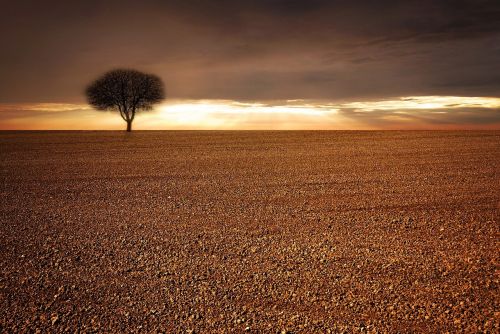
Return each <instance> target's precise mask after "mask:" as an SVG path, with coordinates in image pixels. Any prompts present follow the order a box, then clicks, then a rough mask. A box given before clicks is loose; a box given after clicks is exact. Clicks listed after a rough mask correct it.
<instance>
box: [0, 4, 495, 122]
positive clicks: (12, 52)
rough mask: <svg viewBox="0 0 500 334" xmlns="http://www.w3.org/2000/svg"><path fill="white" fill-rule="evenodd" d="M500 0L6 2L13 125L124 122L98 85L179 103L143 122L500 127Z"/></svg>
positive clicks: (6, 67) (8, 113) (5, 72)
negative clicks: (109, 76) (146, 87)
mask: <svg viewBox="0 0 500 334" xmlns="http://www.w3.org/2000/svg"><path fill="white" fill-rule="evenodd" d="M498 17H500V1H497V0H481V1H477V0H461V1H447V0H406V1H395V0H379V1H372V0H359V1H337V0H238V1H235V0H211V1H198V0H183V1H177V0H175V1H174V0H161V1H160V0H143V1H133V0H109V1H99V0H86V1H83V0H82V1H78V0H75V1H63V0H46V1H36V0H18V1H5V2H4V3H2V20H0V43H1V45H2V51H1V52H0V129H4V130H5V129H58V130H64V129H68V130H69V129H81V130H86V129H87V130H88V129H101V130H105V129H110V130H115V129H123V128H124V127H125V124H124V122H123V121H122V120H121V118H120V116H119V115H118V114H117V113H112V112H98V111H94V110H92V109H91V108H90V107H89V106H88V105H87V104H86V99H85V96H84V93H83V92H84V90H85V87H86V86H87V85H88V84H89V83H90V82H91V81H92V80H94V79H95V78H97V77H98V76H100V75H102V74H103V73H104V72H106V71H109V70H111V69H114V68H133V69H137V70H140V71H143V72H146V73H153V74H155V75H157V76H159V77H160V78H161V79H162V80H163V81H164V83H165V87H166V95H167V99H166V100H165V101H164V103H162V104H160V105H157V106H156V108H155V109H154V110H152V111H150V112H144V113H141V114H139V115H138V116H137V117H136V118H135V120H134V125H133V128H134V129H138V130H140V129H144V130H145V129H290V130H291V129H353V130H355V129H500V105H499V102H498V101H499V98H500V20H499V19H498Z"/></svg>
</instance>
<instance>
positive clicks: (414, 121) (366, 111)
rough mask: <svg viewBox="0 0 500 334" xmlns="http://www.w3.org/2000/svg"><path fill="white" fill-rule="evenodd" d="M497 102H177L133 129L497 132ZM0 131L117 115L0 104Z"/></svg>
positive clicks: (117, 122) (93, 123)
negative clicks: (443, 130) (481, 130)
mask: <svg viewBox="0 0 500 334" xmlns="http://www.w3.org/2000/svg"><path fill="white" fill-rule="evenodd" d="M499 109H500V98H493V97H487V98H485V97H481V98H480V97H457V96H415V97H403V98H398V99H390V100H376V101H364V102H341V103H331V102H325V101H305V100H287V101H275V102H273V103H270V102H267V103H262V102H238V101H231V100H192V101H189V100H177V101H170V102H168V103H163V104H161V105H158V106H157V107H156V108H155V109H154V110H152V111H147V112H141V113H140V114H139V115H138V117H137V118H136V121H135V123H134V128H135V129H140V130H161V129H177V130H178V129H184V130H185V129H202V130H213V129H220V130H231V129H242V130H262V129H273V130H303V129H321V130H334V129H342V130H346V129H363V130H369V129H500V126H499V125H500V123H499V111H498V110H499ZM0 114H1V115H3V121H2V123H1V125H0V127H1V129H4V130H5V129H7V130H9V129H40V130H54V129H56V130H58V129H68V130H73V129H80V130H106V129H110V130H118V129H123V128H124V122H123V121H122V120H121V118H120V117H119V116H118V115H117V113H115V112H112V111H108V112H102V111H95V110H93V109H92V108H91V107H89V106H88V105H86V104H69V103H65V104H58V103H40V104H2V105H0Z"/></svg>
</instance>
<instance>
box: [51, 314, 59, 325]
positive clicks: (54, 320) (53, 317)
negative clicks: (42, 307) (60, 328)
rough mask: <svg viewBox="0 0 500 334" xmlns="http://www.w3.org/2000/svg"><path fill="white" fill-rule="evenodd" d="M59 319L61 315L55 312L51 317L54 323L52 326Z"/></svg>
mask: <svg viewBox="0 0 500 334" xmlns="http://www.w3.org/2000/svg"><path fill="white" fill-rule="evenodd" d="M58 321H59V316H58V315H57V314H53V315H52V316H51V317H50V323H51V324H52V326H54V325H55V324H56V323H57V322H58Z"/></svg>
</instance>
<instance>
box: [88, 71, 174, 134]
mask: <svg viewBox="0 0 500 334" xmlns="http://www.w3.org/2000/svg"><path fill="white" fill-rule="evenodd" d="M85 93H86V95H87V100H88V102H89V104H90V105H91V106H92V107H94V108H95V109H97V110H118V111H119V112H120V116H121V117H122V118H123V120H124V121H125V122H127V131H128V132H130V131H132V122H133V121H134V118H135V114H136V112H137V111H139V110H151V109H152V108H153V105H154V104H155V103H158V102H160V101H162V100H163V99H164V98H165V92H164V88H163V82H162V81H161V79H160V78H159V77H157V76H156V75H153V74H146V73H142V72H139V71H136V70H130V69H116V70H112V71H109V72H107V73H105V74H104V75H103V76H101V77H100V78H98V79H97V80H95V81H94V82H93V83H91V84H90V85H89V86H88V87H87V89H86V91H85Z"/></svg>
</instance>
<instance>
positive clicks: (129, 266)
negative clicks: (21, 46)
mask: <svg viewBox="0 0 500 334" xmlns="http://www.w3.org/2000/svg"><path fill="white" fill-rule="evenodd" d="M0 157H1V159H0V180H1V184H0V191H1V203H0V222H1V226H0V241H1V249H0V264H1V272H0V332H7V333H9V332H12V333H13V332H30V333H34V332H78V331H79V332H122V333H124V332H165V333H186V332H187V333H193V332H194V333H228V332H236V333H238V332H244V331H247V332H250V333H329V332H333V333H336V332H374V333H376V332H390V333H394V332H423V333H429V332H446V331H450V332H462V331H465V332H483V331H484V332H491V333H494V332H496V333H498V332H499V330H500V329H499V326H500V308H499V305H500V301H499V296H500V294H499V285H498V284H499V273H500V267H499V257H500V256H499V249H500V248H499V241H500V238H499V232H500V228H499V210H500V207H499V200H500V167H499V166H500V132H135V133H132V134H125V133H122V132H2V133H0Z"/></svg>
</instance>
